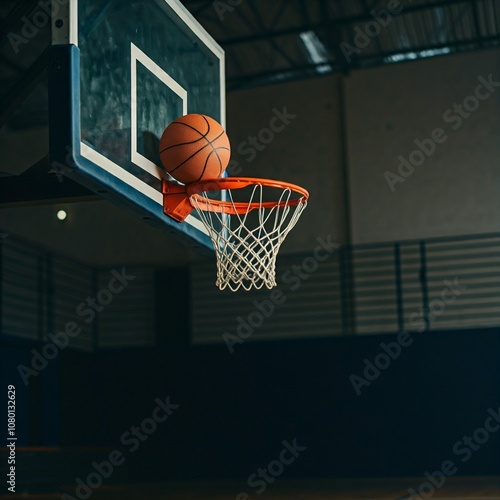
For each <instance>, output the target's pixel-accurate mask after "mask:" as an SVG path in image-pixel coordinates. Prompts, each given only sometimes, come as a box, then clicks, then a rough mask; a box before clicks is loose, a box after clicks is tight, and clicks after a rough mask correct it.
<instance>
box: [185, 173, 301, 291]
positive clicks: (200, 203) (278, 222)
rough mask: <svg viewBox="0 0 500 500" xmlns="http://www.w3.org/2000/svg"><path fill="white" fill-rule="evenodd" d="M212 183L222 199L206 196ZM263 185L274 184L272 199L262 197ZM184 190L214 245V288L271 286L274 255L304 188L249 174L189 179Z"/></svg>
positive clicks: (298, 212) (296, 217)
mask: <svg viewBox="0 0 500 500" xmlns="http://www.w3.org/2000/svg"><path fill="white" fill-rule="evenodd" d="M215 187H216V188H217V190H218V191H222V201H221V199H220V198H219V199H214V198H213V197H211V196H210V192H213V191H214V190H216V189H214V188H215ZM269 187H270V188H276V189H279V196H278V199H277V200H275V201H265V199H264V195H267V193H268V191H269V190H268V189H267V188H269ZM242 188H247V192H246V193H245V195H246V196H247V201H244V202H242V201H236V199H235V196H236V194H235V191H236V190H238V189H242ZM209 189H210V190H212V191H209ZM188 193H189V195H190V202H191V204H192V206H193V207H194V208H195V209H196V211H197V212H198V214H199V216H200V219H201V221H202V223H203V224H204V225H205V227H206V229H207V231H208V234H209V236H210V239H211V240H212V243H213V246H214V250H215V254H216V258H217V279H216V285H217V286H218V287H219V289H220V290H224V289H226V288H229V289H230V290H232V291H233V292H234V291H236V290H239V289H240V288H243V289H244V290H250V289H252V288H255V289H261V288H263V287H264V286H265V287H267V288H269V289H271V288H273V287H275V286H276V257H277V255H278V252H279V249H280V247H281V245H282V243H283V241H284V240H285V238H286V236H287V235H288V233H289V232H290V231H291V230H292V229H293V227H294V226H295V224H296V223H297V221H298V220H299V218H300V216H301V214H302V212H303V211H304V209H305V208H306V206H307V199H308V197H309V193H308V192H307V191H306V190H304V189H303V188H301V187H299V186H295V185H293V184H289V183H284V182H279V181H272V180H268V179H249V178H227V179H217V180H215V181H203V182H201V183H197V184H195V185H190V186H189V187H188ZM297 195H298V196H297Z"/></svg>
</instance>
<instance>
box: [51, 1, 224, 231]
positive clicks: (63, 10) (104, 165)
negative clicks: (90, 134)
mask: <svg viewBox="0 0 500 500" xmlns="http://www.w3.org/2000/svg"><path fill="white" fill-rule="evenodd" d="M52 1H53V2H57V3H58V7H59V9H52V12H53V13H57V15H53V17H52V26H51V27H52V30H51V31H52V45H74V46H75V47H78V46H79V30H78V9H79V0H67V1H66V2H62V3H61V1H60V0H52ZM155 1H156V3H158V4H159V5H166V6H168V7H169V8H170V9H172V10H173V12H174V13H175V14H176V15H177V16H178V18H179V19H180V20H181V21H182V22H183V23H184V24H185V25H186V26H187V27H188V28H189V29H190V30H191V31H192V33H193V34H194V35H195V36H197V37H198V39H199V40H200V41H201V42H203V44H204V45H205V47H206V48H207V49H208V50H210V51H211V52H212V53H213V54H214V55H215V56H216V57H217V58H218V59H219V61H220V63H219V78H220V122H221V125H222V126H223V127H224V128H226V87H225V83H226V76H225V54H224V50H223V49H222V47H221V46H220V45H218V44H217V42H216V41H215V40H214V39H213V38H212V37H211V36H210V35H209V34H208V33H207V32H206V31H205V30H204V28H203V27H202V26H201V25H200V24H199V23H198V21H197V20H196V19H195V18H194V17H193V16H192V15H191V14H190V13H189V12H188V11H187V9H186V8H185V6H184V5H183V4H182V3H181V2H180V1H179V0H155ZM61 19H62V21H63V23H62V24H61V22H60V20H61ZM131 45H132V46H133V47H131V51H132V54H131V56H134V55H135V56H136V57H135V60H134V57H131V64H132V69H133V71H132V72H131V75H132V78H135V79H136V76H137V75H136V67H137V66H136V64H137V61H139V62H141V64H143V65H144V66H145V67H146V68H148V69H149V70H150V71H152V73H153V74H155V75H156V76H158V77H159V78H160V80H161V81H168V82H169V87H170V88H172V87H173V88H177V90H178V91H179V92H180V94H181V95H183V92H185V89H183V88H182V87H181V86H180V85H179V84H178V83H177V82H175V80H173V79H172V78H171V77H170V76H169V75H168V74H167V73H166V72H165V71H163V70H162V69H161V68H160V67H159V66H158V65H157V64H156V63H154V61H152V60H151V59H150V58H149V57H148V56H147V55H146V54H145V53H143V52H142V51H141V50H140V49H139V48H138V47H135V46H134V45H133V44H131ZM134 47H135V49H134ZM159 75H160V76H159ZM165 77H167V78H165ZM133 83H134V82H133ZM136 86H137V81H136V80H135V84H134V85H133V87H134V88H135V87H136ZM176 86H177V87H176ZM176 93H178V92H176ZM178 95H179V93H178ZM131 103H132V107H133V108H134V113H133V118H134V120H136V119H137V115H136V109H135V108H136V104H137V100H136V99H135V96H134V94H133V95H132V100H131ZM183 109H184V113H187V93H186V96H185V98H183ZM131 128H132V130H133V131H135V129H136V128H135V127H131ZM134 135H135V138H134V139H133V140H132V139H131V143H132V144H131V147H132V155H131V160H132V162H134V163H135V164H136V165H137V166H139V167H140V168H143V169H144V170H146V171H148V172H149V173H152V172H151V170H153V169H152V166H153V165H154V163H153V162H151V161H150V160H148V159H147V158H145V157H144V156H142V155H141V154H140V153H138V152H137V135H136V132H135V134H134ZM77 144H78V142H77V143H75V148H76V145H77ZM79 146H80V151H79V154H80V156H81V157H83V158H85V159H86V160H88V161H89V162H91V163H92V164H93V165H97V166H99V167H100V168H101V169H102V170H103V172H106V173H108V174H109V175H111V176H113V177H114V178H116V179H117V180H119V181H121V182H123V183H124V184H126V185H127V186H129V187H130V188H132V189H133V190H134V191H137V192H138V193H140V194H142V195H144V196H146V197H147V198H148V199H150V200H151V201H153V202H154V203H155V204H156V205H159V206H160V207H161V210H162V211H163V208H162V207H163V195H162V194H161V192H160V191H158V190H156V189H155V188H153V187H152V186H150V185H148V184H147V183H145V182H143V181H141V180H140V179H138V178H137V177H135V176H134V175H132V174H131V173H130V172H128V171H127V170H125V169H124V168H122V167H121V166H120V165H118V164H116V163H114V162H113V161H111V160H110V159H109V158H106V157H105V156H104V155H101V154H100V153H98V152H97V151H95V150H94V149H92V148H91V147H90V146H88V145H87V144H85V143H84V142H83V141H81V140H80V141H79ZM77 153H78V152H77V151H76V150H75V151H74V154H75V155H76V154H77ZM145 166H147V168H144V167H145ZM152 175H154V176H155V177H156V178H159V174H158V167H157V166H156V165H154V173H152ZM185 223H187V224H188V225H189V226H191V227H193V228H194V229H196V230H198V231H200V233H202V234H204V235H205V236H208V231H207V229H206V228H205V226H204V225H203V223H202V222H201V221H200V220H198V219H196V218H195V217H193V216H191V215H190V216H188V217H187V218H186V220H185Z"/></svg>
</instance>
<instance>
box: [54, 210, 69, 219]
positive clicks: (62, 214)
mask: <svg viewBox="0 0 500 500" xmlns="http://www.w3.org/2000/svg"><path fill="white" fill-rule="evenodd" d="M67 217H68V213H67V212H66V210H59V211H58V212H57V218H58V219H59V220H60V221H63V220H66V218H67Z"/></svg>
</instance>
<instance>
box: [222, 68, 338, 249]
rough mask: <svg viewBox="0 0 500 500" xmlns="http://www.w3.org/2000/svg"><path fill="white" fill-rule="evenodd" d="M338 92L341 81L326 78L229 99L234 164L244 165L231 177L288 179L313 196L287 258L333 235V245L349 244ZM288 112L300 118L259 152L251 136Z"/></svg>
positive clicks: (292, 237) (247, 92)
mask: <svg viewBox="0 0 500 500" xmlns="http://www.w3.org/2000/svg"><path fill="white" fill-rule="evenodd" d="M338 92H339V78H338V77H326V78H318V79H314V80H305V81H301V82H295V83H287V84H280V85H274V86H271V87H265V88H258V89H250V90H245V91H239V92H234V93H230V94H229V95H228V103H227V130H228V135H229V137H230V138H231V147H232V159H233V160H235V161H236V162H237V163H238V166H239V169H238V170H235V169H234V166H233V169H231V173H232V174H233V175H236V174H237V175H238V176H247V177H266V178H271V179H280V180H285V181H289V182H292V183H295V184H299V185H301V186H303V187H305V188H306V189H308V190H309V191H310V194H311V198H310V204H309V206H308V207H307V209H306V211H305V212H304V214H303V215H302V218H301V220H300V221H299V223H298V224H297V226H296V227H295V229H294V230H293V231H292V232H291V233H290V235H289V236H288V238H287V242H286V243H285V245H284V247H283V253H287V252H290V253H293V252H300V251H307V250H310V249H312V248H314V247H315V246H316V244H317V243H316V238H317V237H318V236H327V235H329V234H331V235H332V240H333V241H336V242H343V241H344V235H345V224H344V222H345V219H344V217H345V214H344V208H343V207H344V193H343V176H342V156H341V134H340V117H339V116H340V115H339V104H338V103H339V97H338ZM284 108H286V110H287V112H288V113H290V114H293V115H296V117H295V118H290V120H289V124H288V125H286V126H285V127H284V129H283V131H281V132H279V133H276V134H275V136H274V139H273V140H272V141H271V142H269V144H267V145H265V149H263V150H262V151H255V148H252V147H251V146H250V145H249V144H248V137H249V136H258V135H259V131H261V130H262V129H263V128H267V127H269V124H270V120H271V119H272V118H273V116H275V112H274V111H273V110H278V111H280V112H282V111H283V109H284ZM263 137H264V139H265V140H267V137H268V136H266V135H265V133H264V136H263ZM258 147H262V146H258ZM250 149H253V150H254V151H255V153H252V152H249V150H250ZM254 156H255V157H254ZM249 160H251V161H249Z"/></svg>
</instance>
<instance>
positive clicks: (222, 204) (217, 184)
mask: <svg viewBox="0 0 500 500" xmlns="http://www.w3.org/2000/svg"><path fill="white" fill-rule="evenodd" d="M255 185H262V186H266V187H271V188H278V189H289V190H290V191H293V192H295V193H298V194H300V195H301V196H300V197H299V198H294V199H291V200H286V201H279V200H278V201H264V202H259V201H255V202H252V203H244V202H229V201H221V200H212V199H210V198H205V197H203V196H199V193H202V192H203V191H223V190H226V189H243V188H245V187H248V186H255ZM186 188H187V193H188V195H189V196H190V197H191V198H195V199H196V202H197V206H198V208H200V209H202V210H204V211H206V212H219V213H226V214H232V215H236V214H239V215H242V214H245V213H247V212H251V211H252V210H256V209H258V208H275V207H278V208H285V207H293V206H296V205H299V204H301V203H304V202H306V201H307V200H308V199H309V193H308V191H307V190H305V189H304V188H302V187H300V186H297V185H296V184H291V183H289V182H284V181H276V180H273V179H259V178H257V177H220V178H216V179H207V180H204V181H200V182H195V183H193V184H188V185H187V186H186Z"/></svg>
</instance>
